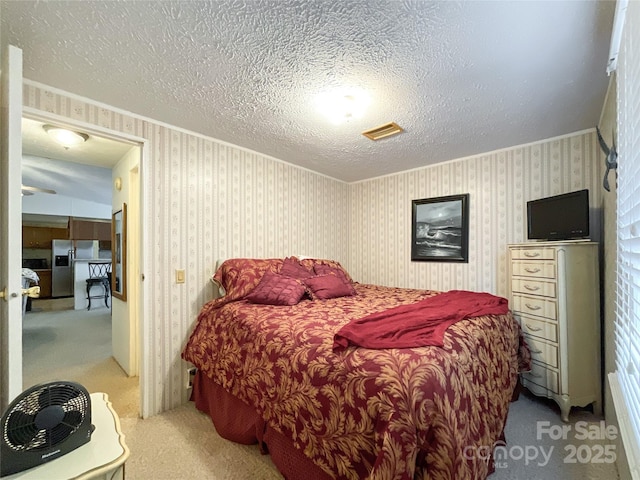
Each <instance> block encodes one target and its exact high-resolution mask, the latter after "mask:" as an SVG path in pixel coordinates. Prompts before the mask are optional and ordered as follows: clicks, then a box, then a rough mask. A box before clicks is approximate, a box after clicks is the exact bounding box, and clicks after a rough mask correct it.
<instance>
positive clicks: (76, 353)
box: [23, 304, 618, 480]
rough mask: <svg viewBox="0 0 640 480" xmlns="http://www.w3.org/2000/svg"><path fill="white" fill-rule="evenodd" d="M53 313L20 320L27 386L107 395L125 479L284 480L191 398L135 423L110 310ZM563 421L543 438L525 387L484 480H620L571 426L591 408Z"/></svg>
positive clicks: (548, 413)
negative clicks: (117, 426)
mask: <svg viewBox="0 0 640 480" xmlns="http://www.w3.org/2000/svg"><path fill="white" fill-rule="evenodd" d="M40 305H45V306H47V305H46V304H40ZM57 305H58V306H59V304H57ZM55 307H56V304H53V306H50V307H49V308H50V310H49V311H40V312H38V311H34V312H30V313H28V314H27V315H26V316H25V318H24V322H23V325H24V328H23V357H24V385H25V388H26V387H28V386H31V385H33V384H35V383H39V382H43V381H49V380H54V379H66V380H73V381H77V382H79V383H81V384H82V385H84V386H85V387H87V389H88V390H89V391H90V392H98V391H100V392H105V393H107V394H108V395H109V399H110V400H111V402H112V403H113V405H114V409H115V410H116V412H118V414H119V416H120V420H121V425H122V430H123V432H124V434H125V436H126V438H125V442H126V443H127V445H128V446H129V449H130V451H131V456H130V457H129V460H128V461H127V464H126V477H127V479H128V480H147V479H154V480H165V479H166V480H169V479H171V480H191V479H198V480H199V479H207V480H223V479H224V480H271V479H279V478H282V476H281V475H280V474H279V473H278V471H277V470H276V468H275V467H274V465H273V463H272V462H271V459H270V457H269V456H268V455H262V454H261V453H260V451H259V450H258V447H257V446H256V445H251V446H245V445H239V444H235V443H232V442H229V441H227V440H224V439H222V438H221V437H220V436H219V435H218V434H217V433H216V431H215V428H214V427H213V425H212V423H211V420H210V419H209V417H207V416H206V415H204V414H202V413H200V412H198V411H197V410H196V409H195V408H194V406H193V403H191V402H189V403H188V404H186V405H183V406H181V407H178V408H176V409H174V410H171V411H168V412H164V413H162V414H160V415H156V416H154V417H152V418H149V419H146V420H142V419H140V418H138V404H139V400H138V379H137V378H127V377H126V375H125V374H124V372H123V371H122V370H121V369H120V367H118V365H117V364H116V362H115V360H113V358H112V357H111V339H110V332H111V316H110V312H109V311H108V310H107V309H104V308H103V309H96V310H92V311H90V312H87V311H84V310H83V311H73V310H56V308H55ZM36 310H38V308H36ZM570 420H571V423H570V424H568V426H569V427H571V428H570V430H569V431H568V433H567V434H566V435H565V438H564V439H562V438H559V439H554V438H552V436H551V435H549V434H548V433H545V432H549V431H552V432H553V431H558V429H561V428H562V427H563V425H564V424H563V423H562V422H561V420H560V415H559V409H558V407H557V405H555V403H553V402H551V401H548V400H546V399H544V400H543V399H539V398H537V397H534V396H532V395H530V394H528V393H527V392H526V391H525V392H524V393H523V394H522V395H521V396H520V399H519V400H518V401H517V402H514V403H512V404H511V406H510V411H509V417H508V419H507V427H506V430H505V436H506V440H507V446H506V448H505V449H504V450H503V456H502V458H501V459H499V461H498V465H497V466H498V468H497V469H496V472H495V473H494V474H492V475H491V476H490V477H489V480H525V479H526V480H529V479H537V480H546V479H548V480H556V479H580V480H615V479H617V478H618V474H617V470H616V467H615V465H614V464H612V463H607V462H606V459H607V457H606V456H601V457H599V459H600V460H605V461H603V462H602V463H597V460H598V457H597V455H598V452H599V451H600V450H603V451H607V449H608V448H609V447H607V446H608V445H611V444H612V443H613V442H612V441H609V440H606V439H604V440H592V441H589V442H587V441H585V440H582V439H579V432H580V430H577V426H576V423H577V422H588V423H585V424H579V425H583V426H589V427H590V428H596V429H597V428H599V426H600V424H599V421H600V420H601V419H600V418H597V417H595V416H594V415H593V414H591V413H590V412H589V411H588V410H585V409H574V410H573V411H572V413H571V416H570ZM539 422H547V423H545V424H539ZM539 425H545V426H546V427H547V428H548V430H546V431H543V430H541V427H539ZM549 429H551V430H549ZM577 437H578V438H577ZM572 452H573V454H574V455H573V456H572ZM469 453H470V454H473V453H474V452H469ZM600 453H602V452H600ZM479 454H480V455H482V452H480V453H479ZM572 461H573V463H571V462H572ZM291 480H299V479H291ZM301 480H304V479H301Z"/></svg>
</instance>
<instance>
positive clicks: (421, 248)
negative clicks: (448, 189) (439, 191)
mask: <svg viewBox="0 0 640 480" xmlns="http://www.w3.org/2000/svg"><path fill="white" fill-rule="evenodd" d="M411 205H412V209H411V210H412V215H411V261H414V262H415V261H423V262H460V263H468V262H469V194H468V193H465V194H462V195H449V196H445V197H434V198H423V199H420V200H412V201H411Z"/></svg>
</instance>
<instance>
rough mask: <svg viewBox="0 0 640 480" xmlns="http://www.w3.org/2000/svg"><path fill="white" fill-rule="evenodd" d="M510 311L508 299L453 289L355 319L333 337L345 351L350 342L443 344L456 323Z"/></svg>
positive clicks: (335, 345) (397, 345) (366, 344)
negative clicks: (445, 336) (445, 333)
mask: <svg viewBox="0 0 640 480" xmlns="http://www.w3.org/2000/svg"><path fill="white" fill-rule="evenodd" d="M508 311H509V305H508V302H507V300H506V299H505V298H502V297H496V296H494V295H491V294H489V293H479V292H468V291H465V290H451V291H449V292H444V293H441V294H438V295H435V296H433V297H429V298H425V299H424V300H421V301H419V302H416V303H412V304H410V305H400V306H398V307H394V308H391V309H389V310H385V311H383V312H377V313H373V314H371V315H367V316H366V317H362V318H359V319H357V320H352V321H351V322H349V323H348V324H346V325H345V326H344V327H342V328H341V329H340V330H339V331H338V333H336V334H335V336H334V337H333V350H334V351H340V350H343V349H345V348H347V347H348V346H349V344H351V345H358V346H361V347H365V348H374V349H380V348H411V347H422V346H427V345H431V346H438V347H441V346H442V345H443V338H444V332H445V331H446V330H447V328H449V327H450V326H451V325H453V324H454V323H456V322H459V321H460V320H463V319H465V318H471V317H479V316H481V315H492V314H493V315H504V314H505V313H507V312H508Z"/></svg>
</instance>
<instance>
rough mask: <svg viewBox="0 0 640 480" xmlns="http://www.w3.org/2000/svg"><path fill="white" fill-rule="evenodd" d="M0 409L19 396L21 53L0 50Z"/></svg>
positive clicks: (20, 347)
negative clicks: (0, 226) (0, 342)
mask: <svg viewBox="0 0 640 480" xmlns="http://www.w3.org/2000/svg"><path fill="white" fill-rule="evenodd" d="M0 55H1V56H2V67H1V68H2V70H1V76H2V81H1V83H2V89H1V93H0V102H1V104H2V112H1V114H0V129H1V132H0V133H1V136H2V142H1V145H2V146H1V148H0V217H1V221H2V228H0V297H1V298H0V336H1V337H2V344H1V346H0V356H1V357H0V359H1V361H0V368H1V369H2V372H1V373H2V376H1V384H0V410H5V409H6V407H7V406H8V404H9V403H10V402H11V400H13V399H14V398H15V397H16V396H17V395H18V394H19V393H21V392H22V284H21V280H22V279H21V268H22V264H21V260H22V198H21V195H20V186H21V183H22V182H21V180H22V169H21V165H22V134H21V128H22V51H21V50H20V49H19V48H16V47H13V46H11V45H5V44H3V45H2V46H1V53H0Z"/></svg>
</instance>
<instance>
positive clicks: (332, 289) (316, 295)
mask: <svg viewBox="0 0 640 480" xmlns="http://www.w3.org/2000/svg"><path fill="white" fill-rule="evenodd" d="M304 283H305V285H306V286H307V288H308V290H309V292H310V293H311V298H312V299H314V300H326V299H328V298H336V297H349V296H352V295H355V294H356V290H355V288H353V285H351V284H350V283H348V282H345V281H344V280H343V279H341V278H340V277H338V276H336V275H334V274H332V273H331V274H328V275H318V276H316V277H311V278H307V279H306V280H304Z"/></svg>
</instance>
